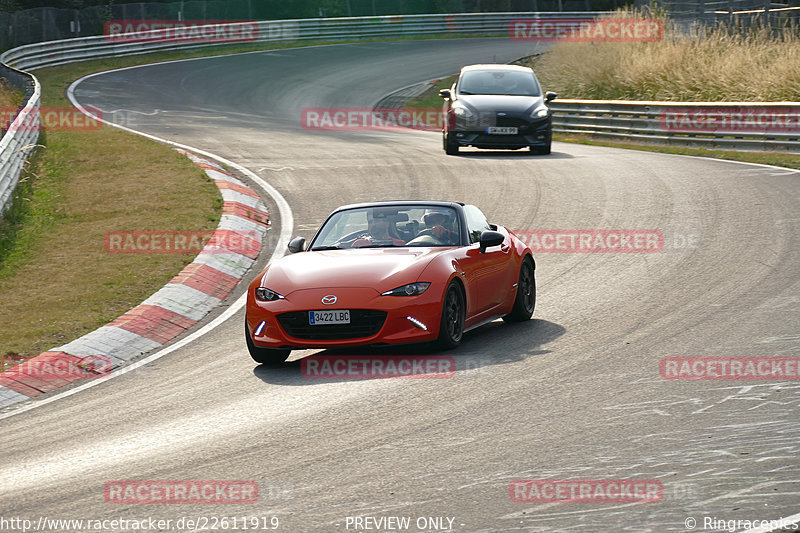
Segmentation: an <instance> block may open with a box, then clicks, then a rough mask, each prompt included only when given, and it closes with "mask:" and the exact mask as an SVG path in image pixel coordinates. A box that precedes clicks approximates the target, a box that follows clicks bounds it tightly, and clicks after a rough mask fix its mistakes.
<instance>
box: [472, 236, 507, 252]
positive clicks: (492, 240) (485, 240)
mask: <svg viewBox="0 0 800 533" xmlns="http://www.w3.org/2000/svg"><path fill="white" fill-rule="evenodd" d="M504 240H505V236H504V235H503V234H502V233H500V232H499V231H484V232H483V233H481V240H480V241H478V242H480V244H481V253H482V254H485V253H486V249H487V248H489V247H490V246H500V245H501V244H503V241H504Z"/></svg>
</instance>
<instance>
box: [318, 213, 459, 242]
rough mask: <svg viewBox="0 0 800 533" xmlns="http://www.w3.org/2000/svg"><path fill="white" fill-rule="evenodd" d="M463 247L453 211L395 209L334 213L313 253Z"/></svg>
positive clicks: (456, 218)
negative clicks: (406, 247)
mask: <svg viewBox="0 0 800 533" xmlns="http://www.w3.org/2000/svg"><path fill="white" fill-rule="evenodd" d="M460 243H461V230H460V224H459V222H458V217H457V213H456V210H455V209H453V208H452V207H440V206H436V205H430V206H426V205H408V206H404V205H393V206H372V207H359V208H354V209H347V210H344V211H339V212H337V213H334V214H333V215H332V216H331V217H330V218H329V219H328V220H327V221H326V222H325V224H324V225H323V226H322V228H321V229H320V231H319V234H318V235H317V237H316V238H315V239H314V241H313V242H312V244H311V250H338V249H342V248H386V247H396V246H403V247H405V246H457V245H459V244H460Z"/></svg>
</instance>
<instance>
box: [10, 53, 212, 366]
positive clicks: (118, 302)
mask: <svg viewBox="0 0 800 533" xmlns="http://www.w3.org/2000/svg"><path fill="white" fill-rule="evenodd" d="M90 68H91V67H90V66H88V65H82V66H81V67H78V68H76V67H75V66H73V67H71V68H69V69H67V68H59V67H56V68H53V69H45V70H41V71H38V72H37V73H36V74H37V76H38V77H39V79H40V81H41V82H42V85H43V104H42V105H43V106H47V107H62V106H66V105H67V103H66V100H65V99H64V97H63V92H64V88H65V87H66V86H67V85H68V83H69V82H70V81H71V80H72V79H75V78H76V77H77V76H78V75H80V74H82V72H81V70H84V71H85V70H87V69H90ZM40 143H42V144H43V145H44V146H43V147H42V148H39V150H38V153H37V154H36V155H35V156H34V158H33V159H32V160H31V162H30V163H29V165H28V168H27V171H26V173H25V174H24V176H23V181H22V183H21V184H20V186H19V187H18V190H17V197H16V198H15V203H14V207H13V209H12V212H11V213H9V216H8V217H7V218H6V219H5V220H3V221H2V222H0V297H2V300H3V305H2V306H0V324H3V327H2V328H0V354H9V353H11V354H36V353H39V352H41V351H44V350H47V349H50V348H53V347H55V346H57V345H59V344H62V343H65V342H68V341H70V340H72V339H74V338H77V337H79V336H81V335H83V334H85V333H87V332H89V331H91V330H93V329H95V328H97V327H98V326H101V325H103V324H105V323H107V322H108V321H110V320H113V319H114V318H116V317H117V316H119V315H120V314H122V313H124V312H125V311H127V310H128V309H130V308H131V307H133V306H135V305H137V304H139V303H140V302H141V301H142V300H144V299H145V298H147V296H149V295H150V294H152V293H153V292H154V291H155V290H157V289H158V288H160V287H161V286H162V285H163V284H164V283H166V282H167V281H169V280H170V279H171V278H172V277H173V276H174V275H175V274H176V273H178V272H179V271H180V270H181V269H182V268H183V266H184V265H185V264H187V263H188V262H190V261H191V260H192V256H190V255H153V256H148V255H114V254H109V253H106V252H105V250H104V248H103V236H104V234H105V233H106V232H107V231H110V230H135V229H154V230H164V229H189V230H205V229H212V228H214V227H216V225H217V222H218V220H219V215H220V213H221V207H222V202H221V198H220V196H219V192H218V191H217V189H216V187H215V186H214V184H213V182H211V180H209V179H208V178H207V177H206V176H205V174H204V173H203V172H202V171H201V170H200V169H199V168H198V167H197V166H195V165H193V164H192V163H191V162H189V160H188V159H186V158H185V157H183V156H181V155H179V154H178V153H177V152H175V151H174V150H173V149H171V148H169V147H167V146H164V145H161V144H157V143H154V142H152V141H149V140H146V139H144V138H142V137H139V136H136V135H133V134H128V133H124V132H121V131H119V130H116V129H113V128H110V127H104V128H102V129H100V130H96V131H81V132H74V131H73V132H68V131H46V132H44V133H43V136H42V138H41V139H40Z"/></svg>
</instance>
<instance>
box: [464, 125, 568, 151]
mask: <svg viewBox="0 0 800 533" xmlns="http://www.w3.org/2000/svg"><path fill="white" fill-rule="evenodd" d="M490 126H501V127H504V126H510V127H515V128H517V131H518V133H517V134H516V135H499V134H490V133H488V128H489V127H490ZM552 136H553V121H552V117H547V118H546V119H544V120H538V121H531V122H528V121H527V120H523V119H519V118H513V117H510V118H503V119H497V120H495V121H492V122H491V124H490V123H488V122H485V121H483V120H482V121H480V122H478V123H473V122H470V121H466V120H461V119H459V120H457V121H456V123H455V126H454V127H453V129H452V130H451V131H450V139H451V141H453V142H456V143H458V145H459V146H474V147H476V148H502V149H516V148H525V147H527V146H531V147H540V146H541V147H545V146H548V145H549V144H550V142H551V139H552Z"/></svg>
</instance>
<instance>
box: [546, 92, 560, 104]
mask: <svg viewBox="0 0 800 533" xmlns="http://www.w3.org/2000/svg"><path fill="white" fill-rule="evenodd" d="M557 97H558V94H557V93H554V92H553V91H547V92H546V93H544V103H545V104H549V103H550V102H552V101H553V100H555V99H556V98H557Z"/></svg>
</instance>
